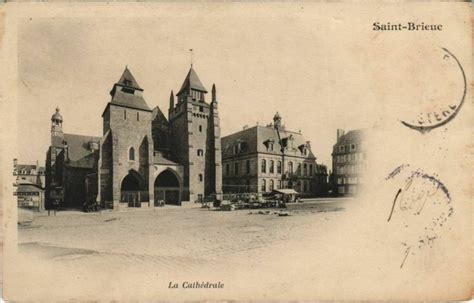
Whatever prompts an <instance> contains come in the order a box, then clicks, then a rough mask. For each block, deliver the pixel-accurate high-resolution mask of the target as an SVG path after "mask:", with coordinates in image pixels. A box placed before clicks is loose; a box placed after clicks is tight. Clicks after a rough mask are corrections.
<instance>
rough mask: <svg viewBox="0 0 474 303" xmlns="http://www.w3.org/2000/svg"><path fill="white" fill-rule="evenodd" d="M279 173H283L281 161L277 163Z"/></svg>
mask: <svg viewBox="0 0 474 303" xmlns="http://www.w3.org/2000/svg"><path fill="white" fill-rule="evenodd" d="M277 173H278V174H281V161H278V163H277Z"/></svg>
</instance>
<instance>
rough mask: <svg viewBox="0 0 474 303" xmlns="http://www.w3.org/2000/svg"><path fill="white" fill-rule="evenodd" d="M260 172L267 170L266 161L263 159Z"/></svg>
mask: <svg viewBox="0 0 474 303" xmlns="http://www.w3.org/2000/svg"><path fill="white" fill-rule="evenodd" d="M261 168H262V173H266V172H267V161H266V160H265V159H263V160H262V167H261Z"/></svg>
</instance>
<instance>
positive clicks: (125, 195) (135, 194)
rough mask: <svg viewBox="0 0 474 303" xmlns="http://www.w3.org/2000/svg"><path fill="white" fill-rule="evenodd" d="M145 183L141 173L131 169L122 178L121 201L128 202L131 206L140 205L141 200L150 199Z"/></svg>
mask: <svg viewBox="0 0 474 303" xmlns="http://www.w3.org/2000/svg"><path fill="white" fill-rule="evenodd" d="M144 183H145V182H144V181H143V178H142V177H141V176H140V174H139V173H137V172H135V171H133V170H131V171H130V172H129V173H128V175H126V176H125V178H123V180H122V185H121V187H120V202H123V203H128V206H129V207H140V206H141V202H144V201H148V191H147V190H146V189H145V186H144Z"/></svg>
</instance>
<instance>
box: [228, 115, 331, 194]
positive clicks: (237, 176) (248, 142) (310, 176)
mask: <svg viewBox="0 0 474 303" xmlns="http://www.w3.org/2000/svg"><path fill="white" fill-rule="evenodd" d="M222 168H223V171H222V178H223V191H224V192H225V193H244V192H249V193H259V194H265V193H270V192H272V191H273V190H274V189H282V188H293V189H295V190H296V191H298V192H299V193H300V195H302V196H323V195H325V194H326V191H327V170H326V167H325V166H324V165H321V164H317V163H316V156H315V155H314V153H313V151H312V149H311V144H310V142H309V141H306V140H305V139H304V137H303V135H302V134H301V132H294V131H290V130H287V129H286V128H285V126H284V125H282V123H281V116H280V115H279V113H276V114H275V116H274V117H273V123H271V124H269V125H267V126H260V125H256V126H254V127H250V128H245V129H243V130H241V131H239V132H236V133H234V134H231V135H228V136H225V137H223V138H222Z"/></svg>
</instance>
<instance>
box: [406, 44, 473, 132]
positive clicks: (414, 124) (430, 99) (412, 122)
mask: <svg viewBox="0 0 474 303" xmlns="http://www.w3.org/2000/svg"><path fill="white" fill-rule="evenodd" d="M426 57H427V58H426V60H423V62H425V63H424V64H423V63H420V66H419V69H420V70H421V71H420V72H418V73H417V74H418V75H421V76H419V77H420V78H422V79H423V81H426V82H428V83H429V88H428V87H423V86H420V90H423V92H422V94H423V95H422V98H419V99H418V100H417V103H416V104H413V111H412V112H411V113H409V114H408V115H407V116H406V117H405V118H404V119H402V120H400V122H401V123H402V124H403V125H404V126H406V127H408V128H411V129H413V130H417V131H419V132H420V133H422V134H424V133H427V132H429V131H431V130H433V129H435V128H438V127H441V126H443V125H445V124H447V123H448V122H450V121H451V120H453V119H454V118H455V117H456V115H457V114H458V112H459V110H460V109H461V107H462V105H463V103H464V99H465V97H466V91H467V81H466V75H465V73H464V69H463V67H462V65H461V63H460V62H459V60H458V59H457V58H456V56H455V55H454V54H452V53H451V52H450V51H449V50H447V49H446V48H441V50H439V51H436V52H433V53H430V54H428V55H427V56H426ZM413 64H414V63H413Z"/></svg>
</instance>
